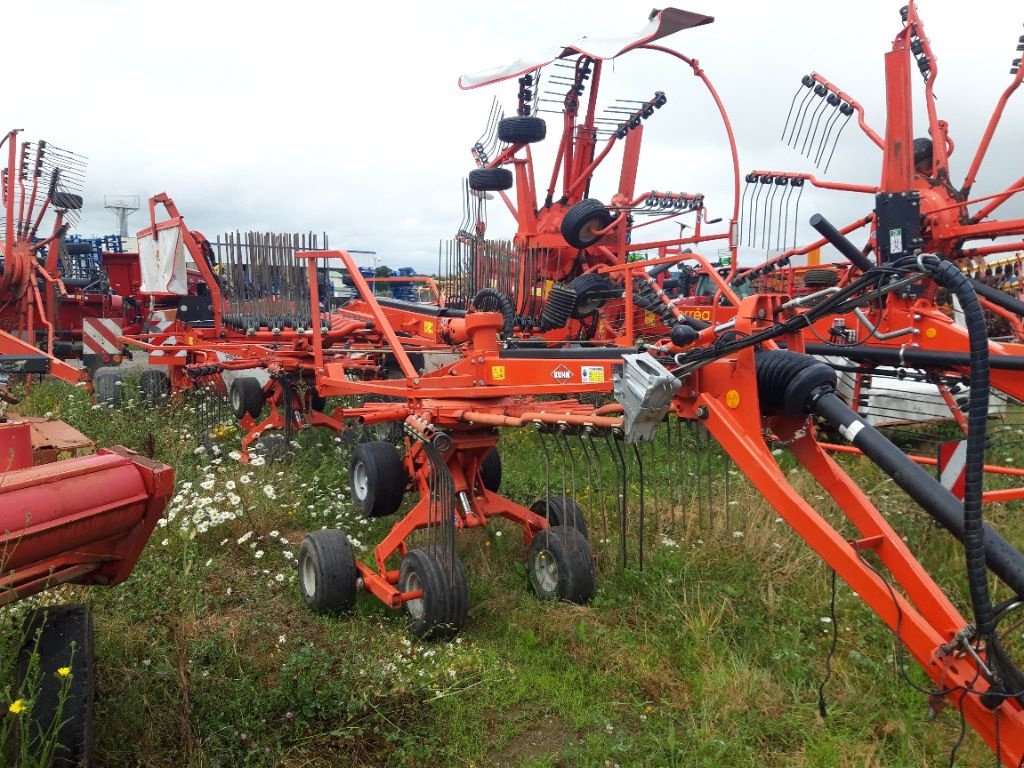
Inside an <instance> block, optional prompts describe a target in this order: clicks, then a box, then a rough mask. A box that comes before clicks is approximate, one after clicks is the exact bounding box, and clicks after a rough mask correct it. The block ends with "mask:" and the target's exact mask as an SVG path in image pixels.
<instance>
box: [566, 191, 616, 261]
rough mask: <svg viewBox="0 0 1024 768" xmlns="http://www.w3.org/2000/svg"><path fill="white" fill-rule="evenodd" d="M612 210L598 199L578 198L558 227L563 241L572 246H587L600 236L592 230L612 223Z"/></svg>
mask: <svg viewBox="0 0 1024 768" xmlns="http://www.w3.org/2000/svg"><path fill="white" fill-rule="evenodd" d="M612 218H613V217H612V212H611V211H609V210H608V209H607V208H605V207H604V203H602V202H601V201H600V200H594V199H593V198H589V197H588V198H587V199H586V200H580V201H579V202H578V203H576V205H574V206H573V207H572V208H570V209H569V210H568V212H567V213H566V214H565V218H563V219H562V226H561V227H560V229H561V232H562V237H564V238H565V242H567V243H568V244H569V245H571V246H572V247H573V248H589V247H590V246H592V245H594V244H595V243H596V242H597V241H598V240H600V239H601V238H600V237H598V236H597V235H595V234H594V230H598V229H604V228H605V227H607V226H608V225H609V224H611V223H612Z"/></svg>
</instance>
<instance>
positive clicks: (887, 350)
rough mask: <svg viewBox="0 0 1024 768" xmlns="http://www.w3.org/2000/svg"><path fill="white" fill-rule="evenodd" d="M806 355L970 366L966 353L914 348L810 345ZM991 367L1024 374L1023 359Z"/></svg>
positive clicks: (995, 361) (1000, 360)
mask: <svg viewBox="0 0 1024 768" xmlns="http://www.w3.org/2000/svg"><path fill="white" fill-rule="evenodd" d="M805 348H806V350H807V354H809V355H816V356H829V357H846V358H849V359H850V360H856V361H858V362H864V363H878V364H880V365H894V366H906V367H908V368H966V367H967V366H968V365H970V364H971V356H970V354H969V353H967V352H945V351H942V350H934V349H917V348H915V347H900V348H896V347H869V346H866V345H852V346H848V347H847V346H841V345H836V344H822V343H820V342H808V343H807V344H806V346H805ZM989 368H994V369H996V370H1001V371H1024V356H1022V355H999V356H997V357H993V358H989Z"/></svg>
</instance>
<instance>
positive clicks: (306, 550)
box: [299, 528, 359, 613]
mask: <svg viewBox="0 0 1024 768" xmlns="http://www.w3.org/2000/svg"><path fill="white" fill-rule="evenodd" d="M358 578H359V571H358V570H356V555H355V552H354V551H353V550H352V542H351V541H349V538H348V536H346V535H345V534H344V533H342V532H341V531H339V530H337V529H333V528H328V529H325V530H322V531H313V532H312V533H309V534H307V535H306V537H305V538H304V539H303V540H302V544H301V546H300V547H299V591H300V592H301V593H302V600H303V602H305V604H306V605H307V606H308V607H309V608H310V609H311V610H314V611H316V612H317V613H342V612H344V611H350V610H352V608H353V607H354V606H355V604H356V594H357V592H358V584H357V580H358Z"/></svg>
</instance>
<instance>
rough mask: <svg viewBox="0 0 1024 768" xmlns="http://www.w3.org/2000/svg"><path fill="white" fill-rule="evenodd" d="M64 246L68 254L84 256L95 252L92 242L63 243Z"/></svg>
mask: <svg viewBox="0 0 1024 768" xmlns="http://www.w3.org/2000/svg"><path fill="white" fill-rule="evenodd" d="M64 248H65V249H66V250H67V252H68V255H69V256H84V255H85V254H87V253H95V252H96V246H95V245H93V244H92V243H64Z"/></svg>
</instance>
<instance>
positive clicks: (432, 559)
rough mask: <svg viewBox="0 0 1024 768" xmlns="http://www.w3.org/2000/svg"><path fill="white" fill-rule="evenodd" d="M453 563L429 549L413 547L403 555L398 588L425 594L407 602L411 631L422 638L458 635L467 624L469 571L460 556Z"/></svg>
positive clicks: (453, 555)
mask: <svg viewBox="0 0 1024 768" xmlns="http://www.w3.org/2000/svg"><path fill="white" fill-rule="evenodd" d="M451 557H452V558H453V562H451V563H447V562H445V561H446V559H447V558H444V557H437V556H435V555H434V554H433V553H432V552H431V551H430V550H426V549H413V550H410V551H409V552H407V553H406V555H405V557H403V558H402V564H401V566H400V567H399V571H398V589H399V590H401V591H402V592H412V591H416V590H421V589H422V590H423V596H422V597H419V598H416V599H415V600H409V601H407V602H406V603H404V605H403V608H404V609H405V612H406V614H407V615H408V616H409V630H410V631H411V632H412V633H413V634H414V635H415V636H416V637H418V638H421V639H430V640H437V639H445V638H449V637H452V636H453V635H455V634H456V633H457V632H458V631H459V630H460V629H462V627H463V625H464V624H465V623H466V615H467V613H468V608H469V589H468V586H467V584H466V571H465V569H464V568H463V567H462V563H461V562H460V561H459V558H458V556H457V555H456V554H455V553H454V552H453V553H451Z"/></svg>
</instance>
